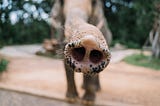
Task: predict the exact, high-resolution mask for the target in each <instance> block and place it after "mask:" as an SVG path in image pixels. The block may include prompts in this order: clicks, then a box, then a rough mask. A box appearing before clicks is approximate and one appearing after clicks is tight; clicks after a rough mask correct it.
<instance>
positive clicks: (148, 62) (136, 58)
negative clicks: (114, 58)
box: [124, 54, 160, 70]
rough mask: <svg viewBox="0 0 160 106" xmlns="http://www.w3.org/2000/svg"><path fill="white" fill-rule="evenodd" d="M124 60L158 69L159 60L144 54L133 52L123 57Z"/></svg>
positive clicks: (159, 66)
mask: <svg viewBox="0 0 160 106" xmlns="http://www.w3.org/2000/svg"><path fill="white" fill-rule="evenodd" d="M124 61H125V62H127V63H129V64H133V65H138V66H143V67H148V68H152V69H156V70H160V60H159V59H155V58H152V57H150V56H146V55H144V54H134V55H131V56H128V57H126V58H125V59H124Z"/></svg>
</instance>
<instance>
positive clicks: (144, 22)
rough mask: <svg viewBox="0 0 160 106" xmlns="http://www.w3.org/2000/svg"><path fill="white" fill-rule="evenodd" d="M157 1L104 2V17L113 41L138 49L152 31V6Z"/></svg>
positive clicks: (118, 0)
mask: <svg viewBox="0 0 160 106" xmlns="http://www.w3.org/2000/svg"><path fill="white" fill-rule="evenodd" d="M156 1H157V0H146V1H145V3H144V1H143V0H105V2H106V3H108V4H110V5H106V6H105V16H106V17H107V19H108V23H109V27H110V29H111V31H112V33H113V40H116V41H119V42H120V43H122V44H125V45H127V46H128V47H132V48H140V47H141V46H142V45H143V44H144V42H145V41H146V39H147V37H148V35H149V31H150V30H151V29H152V25H153V19H154V4H155V2H156Z"/></svg>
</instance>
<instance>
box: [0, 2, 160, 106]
mask: <svg viewBox="0 0 160 106" xmlns="http://www.w3.org/2000/svg"><path fill="white" fill-rule="evenodd" d="M55 1H56V0H0V94H2V95H0V105H2V106H10V103H13V104H15V105H13V106H22V105H23V106H37V101H36V100H39V105H38V106H57V104H62V105H59V106H72V105H70V104H65V103H64V100H65V99H64V98H65V90H66V84H65V80H66V79H65V78H66V77H65V73H64V67H62V66H63V62H62V58H61V57H60V58H61V59H59V57H58V59H57V57H56V59H55V57H53V58H54V59H53V58H45V57H42V56H37V55H35V53H36V54H40V55H41V50H42V44H43V42H44V40H45V39H51V37H52V34H53V32H52V25H51V21H52V19H51V10H52V8H53V5H54V3H55ZM102 4H103V10H104V16H105V18H106V19H107V23H108V26H109V29H110V30H111V32H112V42H111V45H110V47H111V54H112V59H111V64H109V66H108V67H107V68H106V69H105V70H108V71H103V72H102V74H101V78H102V79H101V82H102V92H99V93H98V96H97V98H98V99H97V101H98V102H96V103H98V104H99V103H100V104H101V103H102V104H104V106H106V104H109V105H111V106H112V105H113V106H124V105H126V104H127V106H134V104H138V105H140V106H141V105H142V106H158V105H159V104H160V101H159V100H160V91H159V88H160V83H159V82H160V71H159V70H160V0H102ZM62 28H63V26H62ZM54 34H55V35H56V34H57V33H54ZM47 42H49V43H50V41H47ZM53 42H54V43H55V44H57V42H56V41H53ZM35 44H36V45H35ZM37 44H38V45H37ZM15 45H16V46H15ZM17 45H18V46H17ZM52 46H53V45H52ZM37 51H40V52H37ZM56 53H60V54H63V50H61V51H58V52H57V51H56ZM42 55H43V54H42ZM47 56H49V57H50V54H47ZM115 63H116V64H115ZM128 63H129V64H128ZM131 64H132V65H131ZM135 65H138V66H135ZM139 66H140V67H139ZM141 66H143V67H141ZM121 67H122V68H121ZM57 70H58V71H57ZM2 72H3V73H2ZM81 78H82V77H79V76H78V78H77V79H76V81H78V84H77V85H78V86H79V89H78V90H79V91H80V93H83V90H82V89H80V88H81V84H82V82H80V80H79V79H81ZM39 82H40V83H39ZM8 89H9V90H8ZM117 89H118V90H117ZM3 90H4V91H3ZM14 91H16V92H14ZM17 92H22V93H21V94H18V93H17ZM28 94H29V95H30V94H32V96H34V97H31V96H28ZM41 97H45V99H44V98H41ZM1 98H2V99H1ZM4 98H6V99H4ZM8 98H9V99H10V100H12V102H10V101H7V100H8ZM17 98H18V99H17ZM50 98H51V99H54V100H56V101H50V100H51V99H50ZM55 98H56V99H55ZM57 98H58V99H57ZM5 100H6V101H5ZM57 100H60V101H58V102H57ZM62 100H63V103H62ZM16 101H18V102H16ZM19 101H20V102H19ZM20 103H21V104H20ZM28 103H31V104H28ZM4 104H5V105H4ZM7 104H8V105H7ZM16 104H18V105H16ZM27 104H28V105H27ZM63 104H64V105H63ZM73 106H74V105H73ZM76 106H77V105H76ZM136 106H137V105H136Z"/></svg>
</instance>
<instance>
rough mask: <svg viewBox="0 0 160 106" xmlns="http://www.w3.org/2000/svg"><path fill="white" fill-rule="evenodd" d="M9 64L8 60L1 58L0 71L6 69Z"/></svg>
mask: <svg viewBox="0 0 160 106" xmlns="http://www.w3.org/2000/svg"><path fill="white" fill-rule="evenodd" d="M7 65H8V61H7V60H5V59H0V73H2V72H3V71H6V69H7Z"/></svg>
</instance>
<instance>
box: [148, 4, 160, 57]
mask: <svg viewBox="0 0 160 106" xmlns="http://www.w3.org/2000/svg"><path fill="white" fill-rule="evenodd" d="M155 8H156V12H155V13H156V14H155V20H154V25H153V28H152V30H151V31H150V33H149V38H150V42H151V44H152V56H153V57H155V58H160V3H157V4H156V5H155Z"/></svg>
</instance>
